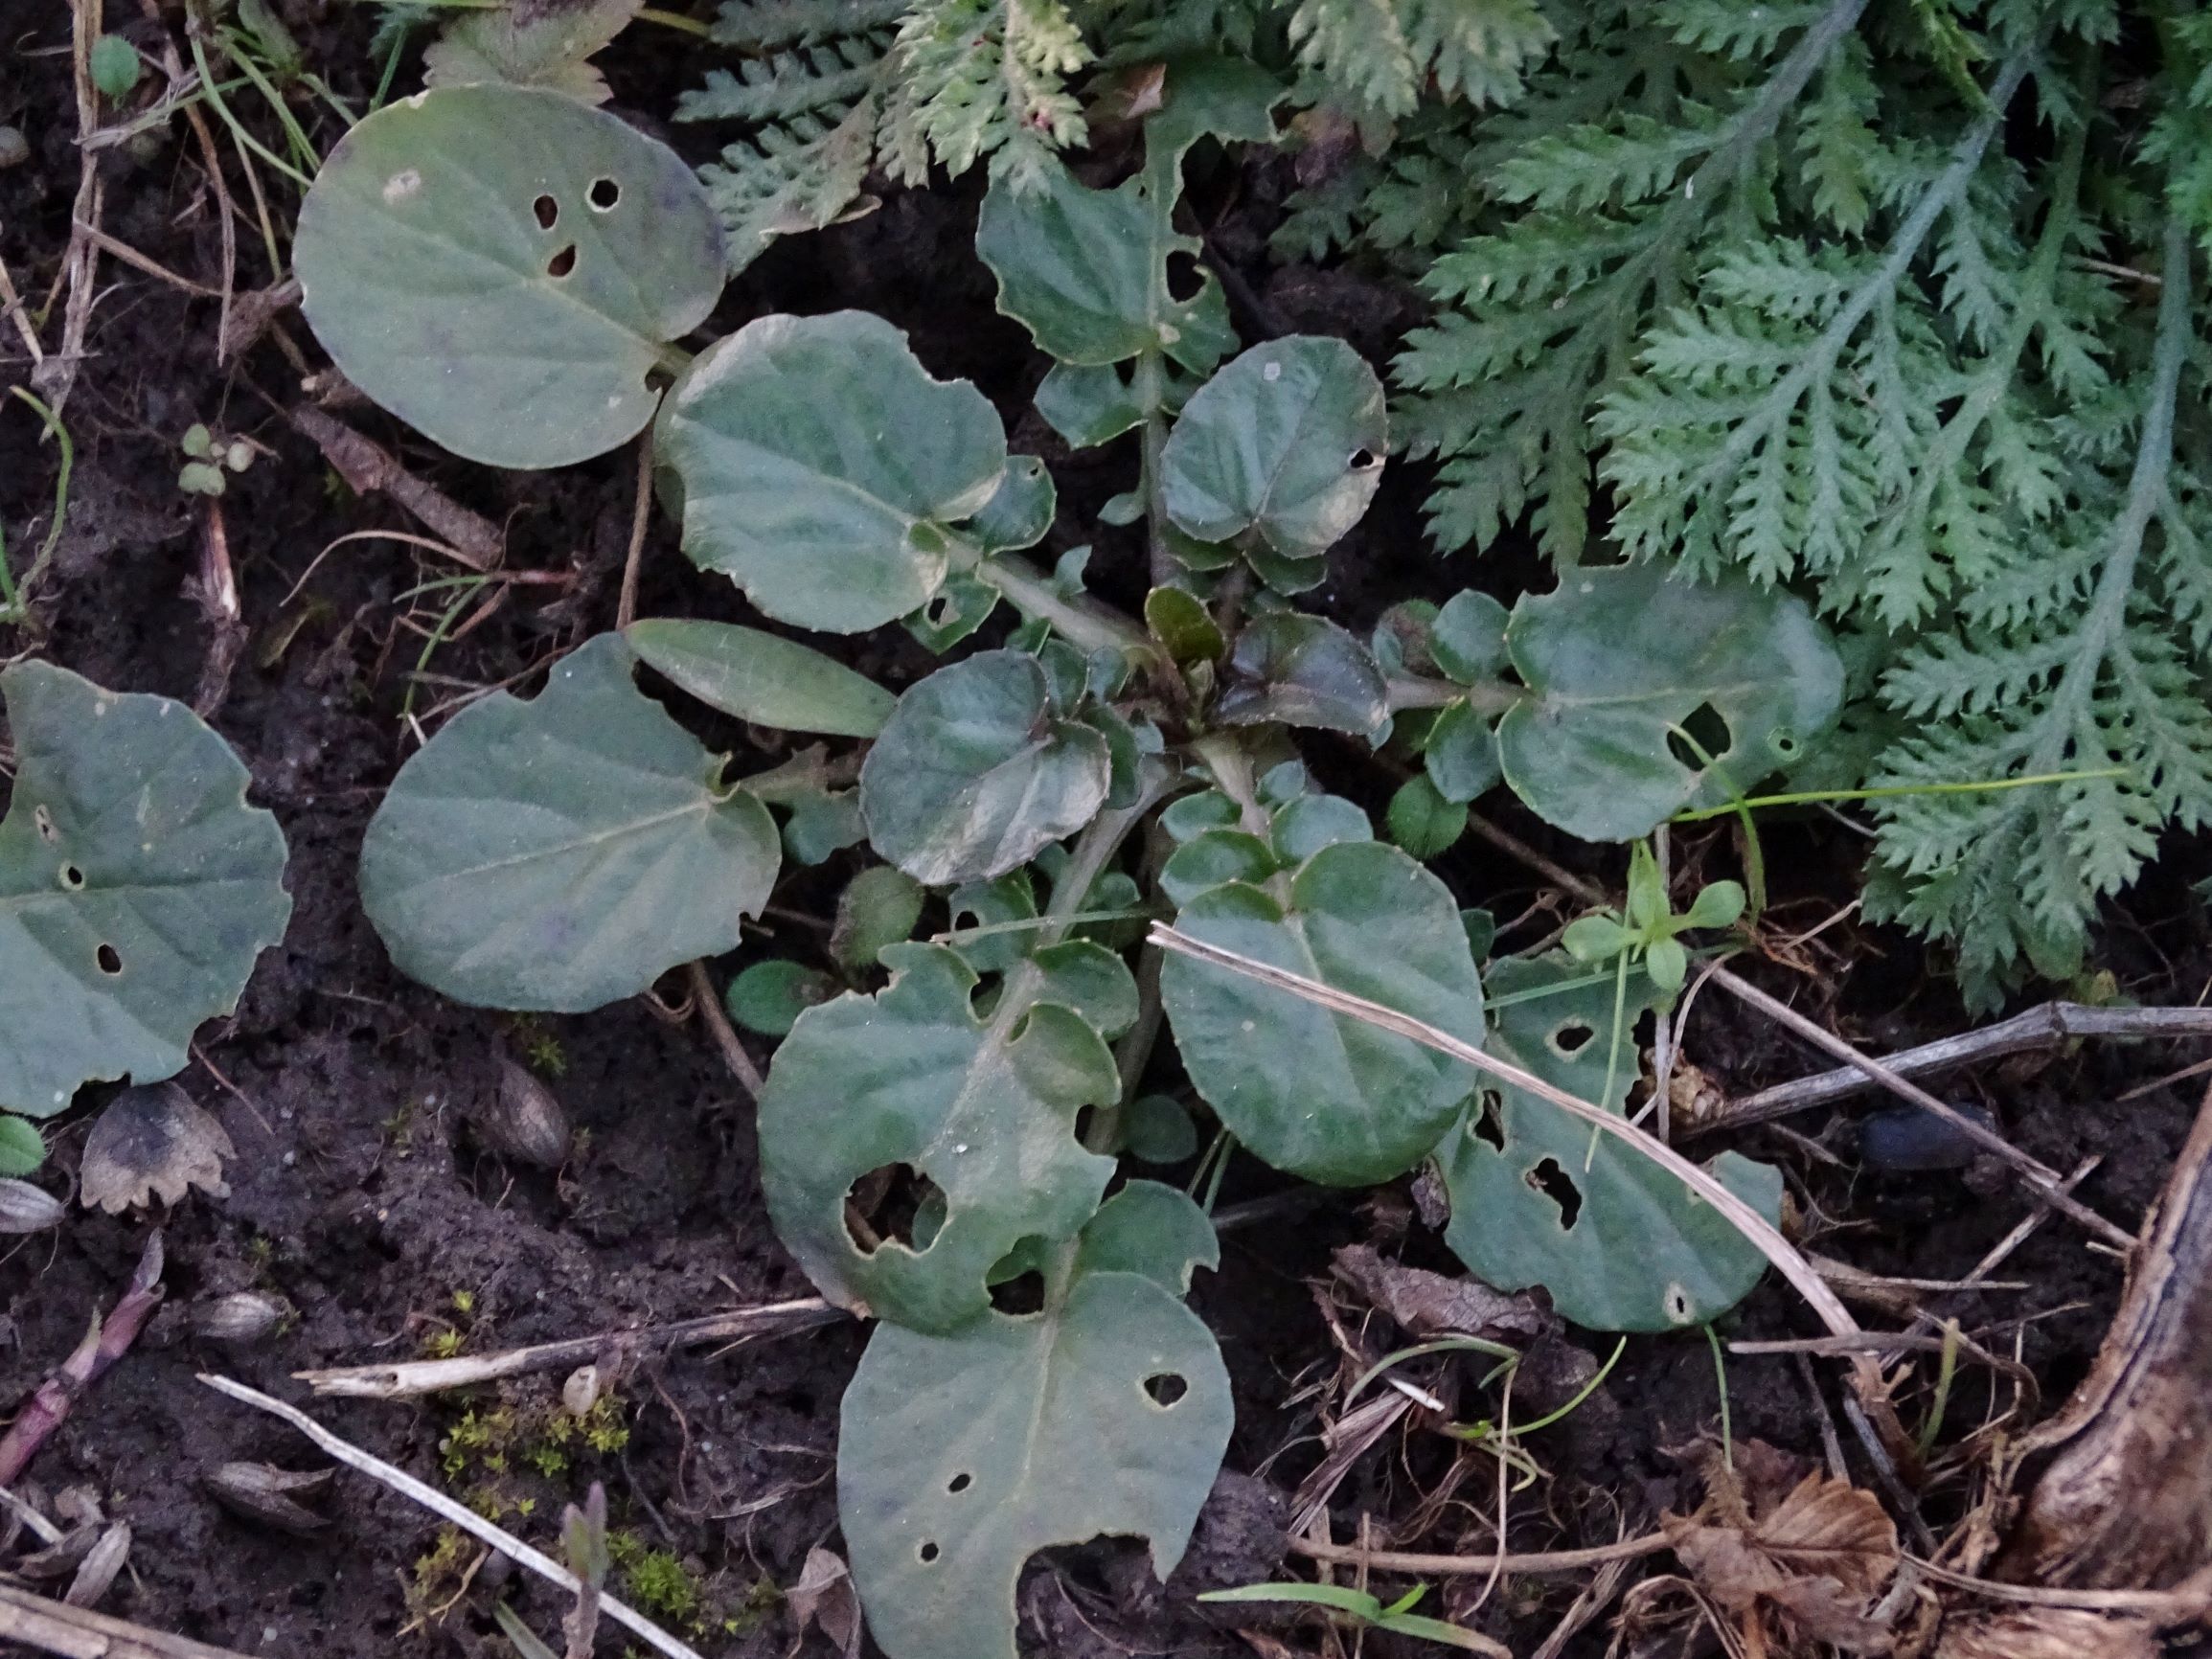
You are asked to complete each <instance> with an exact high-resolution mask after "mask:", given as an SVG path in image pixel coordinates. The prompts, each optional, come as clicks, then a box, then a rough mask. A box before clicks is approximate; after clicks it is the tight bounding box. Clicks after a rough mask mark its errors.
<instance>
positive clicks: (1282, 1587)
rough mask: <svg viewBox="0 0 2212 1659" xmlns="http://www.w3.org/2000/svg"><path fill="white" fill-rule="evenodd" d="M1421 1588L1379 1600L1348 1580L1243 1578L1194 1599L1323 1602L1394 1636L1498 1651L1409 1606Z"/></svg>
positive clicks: (1353, 1620) (1425, 1591)
mask: <svg viewBox="0 0 2212 1659" xmlns="http://www.w3.org/2000/svg"><path fill="white" fill-rule="evenodd" d="M1427 1594H1428V1586H1427V1585H1426V1584H1416V1585H1414V1586H1413V1588H1412V1589H1410V1590H1408V1591H1406V1592H1405V1594H1404V1595H1402V1596H1401V1597H1399V1598H1398V1600H1397V1601H1395V1602H1390V1603H1389V1604H1388V1605H1385V1604H1384V1603H1383V1602H1382V1600H1381V1598H1380V1597H1378V1596H1375V1595H1371V1594H1370V1593H1369V1592H1367V1591H1365V1590H1355V1589H1353V1588H1352V1587H1351V1586H1350V1585H1349V1584H1245V1585H1242V1586H1240V1587H1239V1588H1237V1589H1234V1590H1209V1591H1207V1592H1206V1593H1205V1594H1204V1595H1202V1596H1200V1597H1199V1598H1198V1600H1199V1601H1201V1602H1287V1603H1289V1604H1291V1605H1295V1606H1304V1607H1325V1608H1327V1609H1328V1610H1329V1611H1330V1612H1332V1613H1334V1614H1336V1615H1338V1616H1339V1617H1341V1618H1343V1619H1344V1620H1346V1621H1348V1622H1349V1623H1351V1624H1353V1625H1364V1626H1366V1627H1367V1628H1369V1629H1372V1630H1387V1631H1389V1632H1390V1633H1391V1634H1392V1635H1394V1636H1410V1637H1412V1638H1413V1639H1414V1640H1415V1641H1417V1642H1437V1643H1441V1644H1443V1645H1444V1646H1445V1647H1447V1648H1460V1649H1461V1650H1463V1651H1465V1652H1469V1653H1495V1652H1497V1651H1498V1647H1497V1644H1496V1643H1494V1642H1493V1641H1492V1640H1491V1639H1490V1638H1489V1637H1487V1636H1478V1635H1476V1634H1475V1633H1474V1632H1473V1631H1471V1630H1463V1629H1461V1628H1460V1627H1459V1626H1458V1625H1453V1624H1450V1623H1448V1622H1447V1621H1446V1620H1443V1619H1430V1618H1426V1617H1425V1616H1424V1615H1422V1614H1419V1613H1416V1612H1414V1611H1413V1608H1414V1607H1415V1606H1417V1605H1418V1604H1419V1603H1420V1602H1421V1599H1422V1597H1424V1596H1425V1595H1427Z"/></svg>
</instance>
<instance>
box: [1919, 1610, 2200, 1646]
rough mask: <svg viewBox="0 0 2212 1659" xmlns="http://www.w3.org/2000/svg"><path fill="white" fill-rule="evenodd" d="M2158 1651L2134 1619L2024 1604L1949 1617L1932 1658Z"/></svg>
mask: <svg viewBox="0 0 2212 1659" xmlns="http://www.w3.org/2000/svg"><path fill="white" fill-rule="evenodd" d="M2158 1651H2159V1648H2158V1643H2157V1641H2156V1640H2155V1638H2154V1637H2153V1635H2152V1634H2151V1626H2150V1625H2146V1624H2144V1623H2143V1622H2142V1621H2140V1620H2138V1619H2108V1618H2106V1617H2105V1616H2104V1615H2103V1614H2101V1613H2085V1612H2081V1611H2078V1610H2077V1609H2074V1608H2071V1607H2024V1608H2011V1609H2007V1610H2006V1611H2004V1612H2001V1613H1984V1614H1980V1615H1978V1616H1976V1617H1973V1618H1968V1619H1953V1620H1950V1621H1948V1622H1947V1623H1946V1624H1945V1625H1944V1627H1943V1640H1942V1641H1941V1642H1940V1643H1938V1644H1937V1645H1936V1649H1935V1659H2157V1654H2158Z"/></svg>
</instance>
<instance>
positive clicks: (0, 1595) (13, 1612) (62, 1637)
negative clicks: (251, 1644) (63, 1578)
mask: <svg viewBox="0 0 2212 1659" xmlns="http://www.w3.org/2000/svg"><path fill="white" fill-rule="evenodd" d="M0 1642H20V1643H22V1644H23V1646H24V1647H26V1648H37V1649H38V1650H39V1651H40V1652H42V1653H58V1654H60V1655H61V1656H62V1659H246V1655H245V1654H242V1653H240V1652H239V1651H238V1650H237V1649H236V1648H210V1647H209V1646H208V1645H207V1644H206V1643H204V1642H194V1641H192V1640H191V1639H190V1638H188V1637H184V1636H171V1635H169V1634H167V1633H165V1632H163V1631H160V1630H149V1629H148V1628H147V1627H146V1626H145V1625H133V1624H130V1623H129V1622H128V1621H126V1620H123V1619H110V1618H109V1617H108V1616H107V1615H106V1614H104V1613H95V1612H92V1611H90V1610H89V1609H87V1608H84V1607H72V1606H69V1605H68V1604H67V1603H65V1602H50V1601H48V1600H47V1599H46V1598H45V1597H44V1596H39V1595H34V1594H33V1593H32V1592H31V1591H30V1590H27V1589H25V1588H24V1587H23V1586H22V1585H20V1584H11V1583H7V1582H5V1581H0Z"/></svg>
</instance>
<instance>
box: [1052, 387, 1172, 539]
mask: <svg viewBox="0 0 2212 1659" xmlns="http://www.w3.org/2000/svg"><path fill="white" fill-rule="evenodd" d="M1036 402H1037V412H1038V414H1039V415H1041V416H1043V417H1044V422H1045V424H1046V425H1048V426H1050V427H1051V428H1052V429H1053V430H1054V431H1055V432H1057V433H1059V434H1060V436H1061V437H1062V438H1064V439H1066V440H1067V442H1068V447H1069V448H1071V449H1088V448H1090V447H1092V446H1093V445H1094V444H1099V443H1107V442H1108V441H1110V440H1112V439H1115V438H1119V437H1120V436H1121V435H1122V434H1123V433H1124V432H1128V431H1129V430H1130V429H1132V428H1134V427H1137V426H1141V425H1143V424H1144V420H1145V410H1144V405H1143V404H1141V403H1139V402H1138V401H1137V399H1136V394H1135V393H1133V392H1132V391H1130V390H1129V382H1128V381H1127V380H1125V379H1123V378H1122V373H1121V371H1120V370H1119V369H1117V368H1115V367H1113V365H1111V364H1110V363H1089V364H1079V363H1055V364H1054V365H1053V366H1052V371H1051V373H1049V374H1048V375H1045V377H1044V379H1043V380H1042V381H1040V382H1039V383H1038V388H1037V398H1036ZM1116 499H1117V500H1118V499H1120V498H1119V497H1116ZM1139 511H1142V506H1141V503H1140V506H1139ZM1107 522H1108V523H1114V522H1117V521H1116V520H1113V519H1108V520H1107Z"/></svg>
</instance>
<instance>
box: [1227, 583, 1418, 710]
mask: <svg viewBox="0 0 2212 1659" xmlns="http://www.w3.org/2000/svg"><path fill="white" fill-rule="evenodd" d="M1214 716H1215V718H1217V719H1219V720H1220V722H1221V723H1222V724H1223V725H1227V726H1255V725H1263V724H1266V722H1268V721H1277V720H1279V721H1281V722H1282V723H1283V724H1284V725H1287V726H1322V727H1326V728H1327V729H1328V730H1330V731H1333V732H1351V733H1354V734H1355V735H1357V736H1358V737H1362V738H1371V737H1373V736H1374V735H1375V733H1377V732H1378V731H1380V729H1381V726H1382V722H1383V721H1384V720H1386V719H1388V718H1389V717H1390V688H1389V686H1388V685H1387V684H1386V683H1384V681H1383V678H1382V670H1380V669H1378V668H1377V667H1376V666H1375V658H1374V657H1373V656H1372V655H1371V654H1370V653H1369V652H1368V649H1367V648H1366V647H1365V646H1363V645H1361V644H1360V643H1359V641H1358V640H1357V639H1356V638H1355V637H1354V636H1353V635H1352V634H1350V633H1348V632H1346V631H1345V630H1344V629H1343V628H1340V627H1338V626H1337V625H1335V624H1334V623H1333V622H1327V621H1324V620H1323V619H1322V618H1320V617H1317V616H1307V615H1306V614H1305V613H1304V612H1302V611H1288V610H1278V611H1267V612H1266V613H1264V614H1262V615H1260V616H1256V617H1254V618H1253V619H1252V620H1251V621H1250V622H1249V623H1248V624H1246V625H1245V627H1244V631H1243V633H1241V634H1239V635H1238V636H1237V646H1236V649H1235V650H1234V651H1232V652H1231V653H1230V656H1229V672H1228V681H1227V684H1226V685H1225V686H1224V687H1223V688H1222V691H1221V694H1220V698H1219V699H1217V700H1216V702H1215V704H1214Z"/></svg>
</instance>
